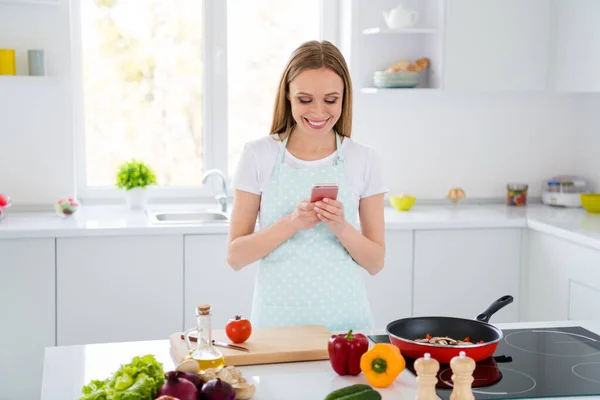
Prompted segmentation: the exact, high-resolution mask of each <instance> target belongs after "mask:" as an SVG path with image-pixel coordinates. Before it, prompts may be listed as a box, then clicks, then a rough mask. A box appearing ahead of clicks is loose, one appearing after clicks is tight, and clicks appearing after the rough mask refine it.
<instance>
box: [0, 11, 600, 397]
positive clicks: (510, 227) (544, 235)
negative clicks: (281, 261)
mask: <svg viewBox="0 0 600 400" xmlns="http://www.w3.org/2000/svg"><path fill="white" fill-rule="evenodd" d="M106 1H107V2H108V3H110V1H108V0H106ZM199 1H200V0H199ZM88 2H89V1H88ZM286 2H287V3H289V4H292V3H296V2H295V1H292V0H286ZM286 2H283V3H286ZM322 2H323V7H322V10H323V12H322V16H323V24H322V38H326V39H328V40H330V41H332V42H333V43H334V44H336V45H338V46H339V47H340V49H341V50H342V52H343V53H344V56H345V57H346V59H347V61H348V64H349V68H350V72H351V74H352V79H353V85H354V88H353V89H354V120H353V139H355V140H356V141H358V142H360V143H362V144H365V145H368V146H370V147H372V148H373V149H374V150H375V151H376V152H377V153H378V154H379V156H380V159H381V163H382V164H383V166H384V171H385V176H386V180H387V183H388V186H389V189H390V191H389V194H390V195H395V194H400V193H409V194H411V195H414V196H415V197H416V198H417V202H416V204H415V206H414V207H413V208H412V209H410V210H409V211H407V212H401V211H397V210H395V209H394V208H393V207H391V206H389V203H388V201H387V197H386V210H385V221H386V261H385V267H384V269H383V270H382V272H381V273H379V274H378V275H376V276H369V275H368V274H367V273H365V282H366V285H367V288H368V292H369V300H370V302H371V308H372V312H373V314H374V318H375V325H376V327H377V328H378V329H380V330H381V329H385V327H386V325H387V324H388V323H389V322H391V321H393V320H396V319H399V318H405V317H411V316H427V315H445V316H453V317H459V318H475V317H476V316H477V315H478V314H479V313H481V312H483V311H484V310H485V309H486V308H487V306H488V305H489V304H490V303H492V302H493V301H494V300H496V299H498V298H500V297H502V296H504V295H512V296H514V302H513V304H511V305H509V306H507V307H505V308H503V309H501V310H500V311H498V312H497V313H496V314H494V315H493V317H492V318H491V320H490V323H499V324H507V325H506V326H507V327H512V326H513V325H511V324H513V323H514V324H515V325H514V326H515V327H517V326H518V327H520V326H521V325H518V323H529V325H527V327H529V326H531V327H537V326H538V325H535V324H536V323H540V324H542V323H543V324H544V326H548V327H552V326H555V325H551V324H550V325H547V324H548V323H549V321H593V322H597V321H598V320H600V306H599V305H600V215H599V214H592V213H588V212H587V211H586V210H584V209H582V208H581V207H573V208H571V207H569V208H566V207H553V206H549V205H546V204H543V203H542V202H541V196H542V191H543V188H544V182H545V180H547V179H550V178H551V177H554V176H558V175H564V174H567V175H574V176H580V177H583V178H584V179H585V180H586V181H587V183H588V187H589V191H590V192H593V193H598V192H600V157H599V156H598V152H599V151H600V113H599V112H598V110H599V109H600V74H599V73H598V71H600V1H598V0H369V1H367V0H322ZM82 3H84V0H0V48H13V49H16V54H17V55H16V57H17V58H16V59H17V70H16V75H0V194H4V195H7V196H10V198H11V200H12V206H11V207H10V208H7V209H6V210H5V215H3V218H1V219H0V315H1V316H2V317H1V319H0V321H1V328H0V359H1V360H2V361H1V362H0V400H13V399H40V398H43V399H51V398H52V397H51V396H52V393H66V394H67V395H68V396H73V397H69V398H73V399H77V398H78V397H77V396H78V395H81V394H80V393H72V392H70V390H71V389H72V388H71V387H70V386H69V385H71V384H72V383H68V382H67V383H56V382H53V381H52V382H51V377H48V376H44V384H42V380H43V379H42V377H43V375H44V374H45V372H44V354H45V353H44V352H45V349H46V348H54V347H61V346H79V345H90V344H103V343H117V342H138V341H159V340H167V341H168V338H169V336H170V335H171V334H173V333H174V332H179V331H182V330H183V331H185V330H186V329H189V328H190V327H193V326H194V325H195V323H196V318H195V314H194V311H195V307H196V306H197V305H199V304H203V303H208V304H210V305H211V306H212V308H213V316H212V323H213V326H214V327H215V329H222V327H223V326H224V325H225V323H226V322H227V321H228V320H229V319H230V318H232V317H233V316H235V315H239V314H241V315H243V316H249V314H250V308H251V303H252V294H253V289H254V287H253V282H254V277H255V274H256V270H257V266H258V265H257V264H258V263H256V264H254V265H252V266H249V267H246V268H244V269H242V270H241V271H237V272H235V271H233V270H232V269H231V268H230V267H229V266H228V265H227V261H226V250H227V249H226V247H227V233H228V223H227V221H217V222H215V221H204V222H192V223H187V224H182V223H160V221H155V220H152V218H151V217H152V215H156V214H152V213H148V212H147V210H146V209H142V210H130V209H129V208H128V207H127V205H126V202H125V196H124V195H123V194H122V193H120V192H119V191H117V190H112V189H113V188H100V189H99V190H95V189H93V190H89V188H87V187H86V186H85V185H86V180H85V177H82V173H83V172H82V171H84V169H85V168H84V167H82V166H84V165H86V164H85V163H86V161H85V159H84V157H85V156H84V154H89V152H88V153H86V150H85V144H84V140H85V134H84V133H83V132H82V129H83V127H84V123H83V112H84V105H83V103H82V96H81V92H80V90H81V85H82V83H81V79H82V76H81V71H82V70H81V66H80V65H79V64H78V63H79V62H80V60H79V59H78V58H77V56H81V49H80V47H78V46H81V37H80V36H81V32H83V28H82V26H80V25H81V20H80V18H79V12H80V10H81V4H82ZM229 3H230V4H229V7H233V5H235V4H238V5H239V4H241V3H240V2H237V3H236V2H234V1H232V0H230V1H229ZM277 3H279V2H277ZM400 3H401V4H403V5H404V6H405V7H406V8H408V9H413V10H417V11H418V12H419V20H418V23H417V24H416V25H415V26H414V27H413V28H411V29H406V30H397V31H396V30H393V29H390V28H388V27H387V26H386V22H385V19H384V17H383V15H382V14H383V12H384V11H386V10H392V9H394V7H396V6H397V5H398V4H400ZM280 4H281V3H279V5H277V7H280ZM253 5H255V6H256V7H263V8H264V7H269V6H272V7H276V6H275V2H274V1H269V0H256V1H254V0H252V1H250V0H246V5H245V7H253ZM227 7H228V5H227V2H225V1H223V2H220V1H218V0H204V9H203V12H204V13H205V15H203V16H202V18H204V20H203V21H205V24H206V27H205V29H206V30H205V31H204V33H205V35H206V37H207V38H210V44H209V45H207V47H206V48H205V51H206V52H207V54H209V55H212V56H213V57H209V59H210V62H205V64H204V66H203V68H204V73H205V74H209V73H210V74H214V75H213V77H214V80H212V81H211V82H213V83H211V85H214V86H211V87H210V88H209V86H206V88H207V89H206V90H207V93H208V94H209V95H207V98H206V99H204V101H205V103H204V104H203V106H204V107H205V108H204V109H203V110H202V111H199V112H203V113H204V114H203V115H205V116H206V121H208V122H206V125H205V129H206V130H208V131H205V132H203V135H204V136H203V138H202V139H203V140H204V142H203V143H202V145H203V151H204V158H203V160H204V165H198V166H197V168H198V170H200V171H206V170H209V169H211V168H216V169H218V170H220V171H223V173H225V174H226V176H227V179H229V178H230V177H231V174H232V167H231V165H235V161H234V160H230V159H228V156H230V154H232V153H231V151H230V152H229V153H228V150H227V145H228V144H227V141H226V140H215V139H214V138H215V137H216V136H217V135H216V134H214V133H211V132H210V129H213V130H214V132H219V135H226V133H227V132H228V131H227V122H226V121H225V122H224V121H223V119H224V118H225V119H227V118H229V119H228V120H229V121H231V119H232V117H231V116H229V117H227V115H226V114H223V113H221V112H215V111H214V110H212V109H211V108H210V107H211V105H210V104H212V105H214V107H215V109H219V110H223V109H224V108H222V107H223V105H224V104H226V103H227V94H226V93H223V92H222V91H219V90H218V88H223V87H226V86H219V85H221V84H226V83H227V79H228V77H227V73H226V72H223V71H226V70H227V60H226V57H225V56H224V55H223V54H226V52H227V50H226V46H227V44H226V43H227V40H226V37H227V32H228V30H227V29H228V28H227V24H226V23H225V20H224V19H225V17H226V16H227V10H226V8H227ZM215 16H216V17H215ZM211 17H213V18H211ZM215 18H221V20H219V19H215ZM209 20H210V21H212V22H206V21H209ZM219 22H222V23H219ZM236 22H237V23H243V22H244V21H242V20H238V21H236ZM229 23H230V24H231V20H230V21H229ZM84 28H85V27H84ZM245 28H247V29H249V30H251V29H252V26H251V25H250V26H246V27H245ZM229 29H231V27H230V28H229ZM317 39H318V38H317ZM298 44H300V43H297V44H294V45H292V48H293V47H296V45H298ZM253 45H254V46H257V47H259V46H268V43H262V44H258V43H254V44H253ZM249 47H250V48H251V46H250V45H249ZM34 48H36V49H37V48H43V49H44V51H45V55H46V57H47V58H46V60H47V71H46V72H47V74H46V76H35V77H34V76H27V75H28V74H27V66H26V64H25V63H24V61H26V58H27V49H34ZM257 51H258V50H257ZM223 52H225V53H223ZM249 53H250V51H249ZM227 57H231V59H235V55H227ZM286 57H287V56H286ZM286 57H284V58H283V59H284V60H285V59H286ZM421 57H427V58H428V59H429V60H430V66H429V68H428V69H427V70H426V71H424V72H423V74H422V76H421V77H422V81H421V82H420V84H419V87H417V88H411V89H406V88H403V89H396V88H394V89H390V88H376V87H375V86H374V84H373V73H374V72H375V71H378V70H384V69H386V68H388V67H390V66H392V65H393V64H395V63H396V62H398V61H400V60H402V59H411V60H416V59H418V58H421ZM283 66H284V65H283V64H282V65H278V66H276V68H275V70H280V69H283ZM237 73H239V71H238V72H237ZM241 76H242V78H240V79H238V78H239V76H238V77H230V78H229V79H238V80H236V82H238V83H239V82H244V81H245V80H252V79H253V78H252V77H251V76H249V77H247V78H245V77H244V75H243V71H242V75H241ZM278 78H279V76H276V77H273V79H274V80H275V81H277V79H278ZM215 88H216V89H215ZM209 89H210V91H209ZM274 94H275V93H274V92H273V93H272V95H274ZM207 104H209V105H208V106H207ZM269 104H271V103H269ZM219 107H221V108H219ZM270 112H271V111H270V110H268V113H270ZM268 113H267V114H268ZM270 117H271V116H270V114H268V115H266V116H263V117H261V118H266V119H267V120H269V119H270ZM240 123H241V122H240ZM229 124H230V126H231V124H232V123H231V122H229ZM234 126H237V125H234ZM266 126H267V129H268V126H269V125H268V124H267V125H266ZM222 128H223V129H225V130H224V131H222V130H221V129H222ZM207 132H208V133H207ZM264 134H265V135H266V134H267V132H265V133H264ZM238 135H239V134H238ZM254 136H255V137H258V136H260V134H259V135H258V136H257V135H256V134H254ZM117 153H118V152H117ZM119 155H120V156H122V157H123V160H125V159H126V158H129V157H130V156H131V155H130V154H124V153H123V152H121V153H120V154H119ZM213 178H214V179H213ZM211 180H212V182H214V184H213V185H208V184H207V185H204V186H203V187H196V188H194V190H192V191H189V192H186V191H185V190H182V191H178V190H179V189H178V188H174V190H173V191H172V192H171V194H165V193H166V191H156V192H152V191H151V192H150V193H151V194H152V193H156V194H157V197H156V198H152V197H151V198H150V199H149V205H148V210H154V211H155V213H160V212H167V211H169V210H188V211H189V210H191V211H190V212H193V211H195V210H198V209H201V208H206V207H209V208H213V209H214V208H218V207H219V206H220V205H219V203H218V202H217V200H215V195H217V194H218V193H219V191H220V184H219V182H218V179H217V177H216V176H212V177H211ZM513 182H520V183H526V184H528V185H529V191H528V194H527V196H528V204H527V205H526V206H521V207H518V206H507V205H506V204H505V202H506V196H507V189H506V186H507V184H508V183H513ZM455 187H460V188H462V189H463V190H464V192H465V193H466V199H465V200H464V201H462V202H461V203H459V204H458V205H453V204H452V203H451V202H450V201H449V200H448V199H447V198H446V195H447V193H448V191H449V190H450V189H451V188H455ZM96 189H97V188H96ZM105 189H106V190H105ZM196 189H197V190H196ZM190 194H191V195H190ZM65 197H76V198H77V199H78V200H79V201H80V202H81V209H80V210H79V211H78V212H77V213H76V214H74V215H72V216H70V217H67V218H64V217H61V216H58V215H57V213H56V212H55V211H54V204H55V203H56V201H57V200H58V199H60V198H65ZM232 201H233V197H232V193H231V192H230V193H229V204H228V209H227V212H229V211H230V210H231V204H232ZM565 323H566V322H565ZM523 326H525V325H523ZM540 326H542V325H540ZM586 326H587V325H586ZM589 326H592V327H596V326H600V325H593V324H592V325H589ZM589 329H592V328H589ZM595 333H598V334H600V330H598V331H595ZM165 343H168V342H165ZM120 345H123V344H122V343H121V344H120ZM137 346H138V344H137V343H136V344H135V349H137V348H138V347H137ZM140 348H141V347H140ZM78 349H79V348H76V347H69V350H68V351H69V352H70V353H64V354H65V357H67V354H70V355H72V356H73V357H77V356H78V354H79V353H77V356H76V352H78V351H79V350H78ZM114 349H117V347H115V348H114ZM53 350H57V349H53ZM53 350H52V351H53ZM89 351H90V353H91V352H93V348H90V350H89ZM136 351H137V350H136ZM161 351H162V350H161ZM114 352H115V353H114V354H117V353H118V351H117V350H114ZM164 352H165V354H167V353H168V349H164ZM124 353H126V354H128V355H127V357H128V358H127V357H126V358H125V359H126V360H127V359H130V358H131V357H130V356H129V353H131V351H129V350H127V351H124ZM48 354H50V352H49V353H48ZM52 354H54V353H52ZM56 354H58V353H56ZM107 354H108V353H107ZM110 354H112V353H110ZM134 354H137V353H132V355H134ZM97 356H98V357H101V355H97ZM69 357H70V356H69ZM105 357H108V356H107V355H106V354H105ZM63 362H64V361H63ZM103 362H106V359H105V360H104V361H103ZM64 363H65V364H64V366H65V367H66V368H65V369H69V368H72V369H79V370H81V369H83V371H78V372H73V373H72V375H69V376H71V377H76V379H77V384H79V381H81V382H84V381H85V382H87V380H89V379H88V378H89V373H90V372H89V371H87V372H86V371H85V368H84V366H83V365H80V363H83V361H81V360H79V361H77V360H76V359H73V362H72V365H69V364H68V362H64ZM118 364H119V363H118V362H117V363H116V365H104V364H103V365H101V366H100V365H98V366H97V367H98V368H99V370H100V369H101V368H104V369H102V371H105V370H106V371H108V372H111V371H113V370H114V369H115V368H116V367H118ZM598 364H600V363H598ZM49 365H50V364H49ZM51 365H53V366H54V367H56V366H57V365H59V364H57V363H54V364H51ZM319 365H320V367H319V368H321V369H323V370H321V369H318V374H317V372H316V371H317V370H314V371H308V369H307V370H306V371H304V372H306V373H307V374H310V373H313V372H314V375H315V376H313V378H314V379H316V380H318V381H319V382H322V383H323V384H326V387H325V388H324V389H323V390H321V389H319V388H317V389H312V390H315V391H314V392H311V393H313V394H315V396H321V397H324V396H323V394H322V393H324V394H326V393H328V392H329V391H330V390H329V389H330V386H331V388H334V387H335V388H337V387H341V386H343V385H345V384H347V381H341V380H340V381H338V380H334V379H333V378H332V380H331V382H329V378H324V377H323V376H325V375H323V374H326V373H330V371H329V369H326V368H323V367H322V365H321V364H319ZM86 368H93V367H92V366H89V365H87V367H86ZM253 368H254V367H253ZM256 368H258V367H256ZM273 368H275V367H273ZM301 368H309V367H301ZM55 369H56V368H55ZM325 370H327V372H325ZM248 371H251V372H252V373H256V374H259V373H263V370H259V369H249V370H248ZM264 371H267V369H265V370H264ZM298 371H300V373H303V370H298ZM56 373H57V372H56V371H54V370H53V372H52V374H56ZM265 373H267V372H265ZM268 373H273V374H276V373H277V372H276V371H275V370H273V371H271V370H269V372H268ZM86 374H87V375H86ZM406 374H408V371H406V373H404V372H403V374H402V375H401V383H400V384H399V386H398V387H399V389H397V390H398V391H397V392H391V391H390V392H385V391H382V393H384V392H385V393H387V394H385V395H384V398H400V397H398V396H404V398H412V397H411V396H413V394H414V389H411V390H413V391H407V392H402V391H401V390H402V388H401V386H402V385H404V384H406V385H408V386H407V387H409V386H410V385H414V383H412V382H413V381H414V377H412V375H406ZM84 375H85V376H84ZM317 375H318V376H319V377H317ZM311 376H312V375H311ZM73 379H75V378H73ZM281 379H283V378H281ZM286 379H289V378H286ZM595 379H600V372H598V375H596V378H595ZM43 385H44V388H43ZM61 385H62V386H61ZM81 386H82V385H79V386H78V388H77V389H78V390H80V389H81ZM317 386H318V385H315V387H317ZM265 387H269V386H268V385H267V386H265ZM272 387H274V386H273V385H272ZM325 389H327V390H325ZM265 390H269V389H263V392H262V393H263V394H262V397H261V392H260V391H261V387H260V386H259V387H258V392H257V396H256V397H255V398H256V399H258V400H260V399H271V398H273V397H268V393H267V392H265ZM307 390H308V389H307ZM319 390H320V391H319ZM265 393H267V394H265ZM273 393H275V392H273ZM399 393H402V394H400V395H399ZM596 393H599V395H598V396H600V388H599V389H598V392H596ZM385 396H388V397H385ZM394 396H395V397H394ZM290 398H292V397H290ZM294 398H296V397H294ZM305 398H308V397H305ZM315 398H317V397H315ZM485 398H488V397H485ZM515 398H517V397H515ZM565 398H566V397H565ZM599 398H600V397H599Z"/></svg>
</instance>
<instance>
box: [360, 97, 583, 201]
mask: <svg viewBox="0 0 600 400" xmlns="http://www.w3.org/2000/svg"><path fill="white" fill-rule="evenodd" d="M357 97H358V99H357V102H356V105H355V113H356V122H355V126H354V128H353V131H354V135H355V137H356V139H357V140H359V141H360V142H362V143H365V144H368V145H370V146H373V147H374V148H375V149H377V150H378V151H379V153H380V154H381V156H382V157H383V162H384V164H385V167H386V174H387V175H386V176H387V179H388V182H389V186H390V189H391V192H404V193H407V192H408V193H412V194H413V195H415V196H417V198H422V199H440V198H443V197H444V196H445V195H446V194H447V192H448V190H449V189H450V188H451V187H453V186H458V187H462V188H463V189H464V190H465V192H466V194H467V197H480V198H491V197H494V198H501V197H503V196H505V194H506V183H507V182H510V181H519V182H526V183H528V184H529V185H530V189H531V191H530V195H532V196H539V195H540V193H541V185H542V181H543V179H545V178H548V177H550V176H552V175H556V174H561V173H569V172H570V171H572V170H573V168H574V166H575V161H576V159H577V154H576V150H574V149H573V145H574V140H575V139H574V129H573V125H574V124H575V121H577V120H578V119H579V118H580V115H581V113H582V112H584V111H582V110H579V109H577V108H576V107H575V99H576V96H574V95H554V94H542V93H537V94H535V93H489V94H456V93H407V94H406V95H404V94H403V95H402V96H399V95H397V94H394V93H389V94H381V95H366V94H360V95H359V96H357Z"/></svg>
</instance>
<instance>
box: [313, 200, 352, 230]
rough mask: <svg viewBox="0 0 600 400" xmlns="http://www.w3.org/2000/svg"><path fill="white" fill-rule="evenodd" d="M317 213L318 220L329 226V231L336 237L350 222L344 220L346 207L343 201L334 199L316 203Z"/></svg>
mask: <svg viewBox="0 0 600 400" xmlns="http://www.w3.org/2000/svg"><path fill="white" fill-rule="evenodd" d="M314 210H315V212H316V213H317V218H319V219H320V220H321V221H323V222H325V223H326V224H327V225H329V229H331V232H333V233H334V234H335V235H338V234H339V233H340V232H342V230H343V229H344V228H346V226H347V225H348V222H347V221H346V218H344V206H343V204H342V202H341V201H338V200H332V199H323V201H317V202H316V203H315V209H314Z"/></svg>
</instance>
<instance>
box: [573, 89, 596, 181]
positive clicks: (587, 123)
mask: <svg viewBox="0 0 600 400" xmlns="http://www.w3.org/2000/svg"><path fill="white" fill-rule="evenodd" d="M577 109H578V115H579V116H580V118H581V119H580V120H579V121H577V122H578V123H577V125H575V126H573V127H572V129H573V130H574V131H575V132H576V134H575V146H574V149H575V151H577V152H578V154H579V156H578V157H577V160H576V161H575V171H577V173H578V174H580V175H583V176H584V177H586V178H588V179H589V180H590V182H591V185H592V189H593V190H594V191H595V192H600V94H596V93H594V94H585V95H582V96H580V97H579V99H578V100H577Z"/></svg>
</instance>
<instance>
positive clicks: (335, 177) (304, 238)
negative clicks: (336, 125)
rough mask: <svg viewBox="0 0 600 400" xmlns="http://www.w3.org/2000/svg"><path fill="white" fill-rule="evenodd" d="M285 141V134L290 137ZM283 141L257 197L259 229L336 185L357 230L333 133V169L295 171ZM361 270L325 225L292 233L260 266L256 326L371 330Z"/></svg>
mask: <svg viewBox="0 0 600 400" xmlns="http://www.w3.org/2000/svg"><path fill="white" fill-rule="evenodd" d="M288 137H289V135H288ZM286 144H287V137H286V138H285V139H284V140H283V141H282V142H281V144H280V148H279V155H278V157H277V163H276V165H275V168H274V171H273V176H272V177H271V181H270V183H269V186H268V187H267V190H266V191H265V192H263V193H262V198H261V205H260V209H261V228H263V229H264V228H265V227H268V226H270V225H272V224H274V223H276V222H278V221H279V220H280V219H281V218H282V217H284V216H285V215H288V214H290V213H292V212H293V211H294V209H295V208H296V206H297V205H298V203H300V202H301V201H302V200H304V199H306V198H309V197H310V191H311V188H312V185H313V184H315V183H337V184H338V186H339V192H338V200H340V201H341V202H342V203H343V205H344V214H345V217H346V220H347V221H348V222H350V223H351V224H352V225H353V226H355V227H356V226H357V219H358V213H357V212H353V210H357V205H356V201H355V200H354V198H353V196H352V193H351V190H350V187H349V186H348V182H347V179H346V174H345V171H344V157H343V155H342V151H341V143H340V138H339V136H338V135H337V134H336V146H337V157H336V161H335V163H334V165H332V166H327V167H317V168H295V167H292V166H290V165H287V164H285V163H284V158H285V148H286ZM363 274H364V273H363V271H362V268H361V267H360V266H359V265H358V264H357V263H356V262H355V261H354V260H353V259H352V257H351V256H350V254H349V253H348V251H347V250H346V249H345V247H344V246H343V245H342V244H341V242H340V241H339V240H338V238H337V237H336V236H335V235H334V234H333V233H332V232H331V230H330V229H329V226H328V225H327V224H326V223H324V222H320V223H319V224H317V225H316V226H314V227H313V228H311V229H308V230H303V231H300V232H298V233H296V234H295V235H294V236H293V237H291V238H290V239H289V240H287V241H286V242H284V243H282V244H281V245H280V246H279V247H277V248H276V249H275V250H273V252H271V253H270V254H269V255H267V256H266V257H264V258H263V259H262V260H261V261H260V264H259V268H258V273H257V276H256V283H255V289H254V299H253V303H252V314H251V317H250V319H251V321H252V324H253V325H254V326H291V325H311V324H318V325H324V326H326V327H327V328H329V330H332V331H333V330H342V331H344V330H348V329H369V328H372V327H373V318H372V314H371V307H370V305H369V300H368V296H367V291H366V288H365V285H364V281H363Z"/></svg>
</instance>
